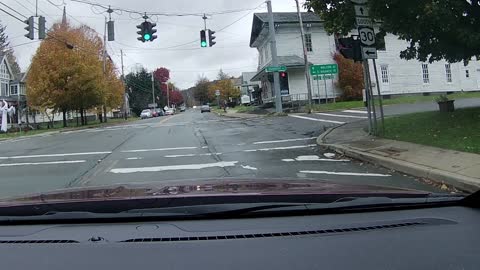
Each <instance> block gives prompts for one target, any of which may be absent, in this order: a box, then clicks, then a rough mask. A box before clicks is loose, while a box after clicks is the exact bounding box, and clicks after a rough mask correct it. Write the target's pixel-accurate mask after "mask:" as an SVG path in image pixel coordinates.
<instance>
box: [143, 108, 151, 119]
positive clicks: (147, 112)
mask: <svg viewBox="0 0 480 270" xmlns="http://www.w3.org/2000/svg"><path fill="white" fill-rule="evenodd" d="M152 117H153V115H152V111H151V110H143V111H142V113H141V114H140V118H141V119H147V118H152Z"/></svg>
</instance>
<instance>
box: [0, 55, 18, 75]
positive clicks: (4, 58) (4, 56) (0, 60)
mask: <svg viewBox="0 0 480 270" xmlns="http://www.w3.org/2000/svg"><path fill="white" fill-rule="evenodd" d="M3 61H5V63H6V64H7V70H8V73H10V79H11V80H14V79H15V75H14V74H13V73H12V69H11V68H10V63H9V62H8V59H7V55H6V54H5V53H3V52H0V64H1V63H2V62H3Z"/></svg>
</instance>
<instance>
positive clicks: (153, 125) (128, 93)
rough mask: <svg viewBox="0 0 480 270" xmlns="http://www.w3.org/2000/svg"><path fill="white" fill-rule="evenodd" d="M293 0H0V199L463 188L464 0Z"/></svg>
mask: <svg viewBox="0 0 480 270" xmlns="http://www.w3.org/2000/svg"><path fill="white" fill-rule="evenodd" d="M20 2H22V3H20ZM295 2H297V3H295ZM298 2H299V1H292V0H275V1H266V2H265V1H257V0H247V1H240V2H238V1H226V0H215V1H194V0H180V1H163V2H162V3H160V2H156V1H147V0H139V1H111V0H96V1H80V0H65V1H63V2H62V1H58V0H52V1H45V0H39V1H38V6H36V4H35V1H30V0H29V1H17V0H7V1H2V3H0V15H1V16H0V48H1V52H0V60H1V62H0V118H1V132H0V200H1V201H2V202H4V203H5V205H8V203H13V202H20V201H21V202H28V201H32V202H33V201H35V202H36V203H48V201H49V200H55V201H59V200H60V201H61V200H63V201H89V200H99V201H102V200H106V199H108V198H113V197H115V198H116V199H135V198H138V197H145V196H148V197H150V196H153V197H155V196H157V195H158V196H171V197H183V198H185V197H189V196H191V197H194V196H206V197H209V196H210V197H216V198H217V200H220V201H221V199H219V198H222V196H231V195H235V196H237V197H238V198H242V197H243V196H252V195H255V196H257V197H262V198H267V195H269V194H270V195H271V194H281V195H282V196H287V197H288V195H292V196H293V195H295V196H297V197H295V198H299V197H298V196H300V195H305V196H308V194H310V195H312V194H314V195H315V196H319V197H322V196H326V194H337V195H338V194H342V196H341V197H357V196H360V195H359V194H361V196H363V197H365V196H366V197H368V196H377V195H378V194H380V195H378V196H384V197H392V196H393V197H395V196H399V194H410V195H412V194H415V195H414V196H413V197H415V196H417V195H418V196H423V197H424V196H426V195H425V194H462V195H468V194H471V193H474V192H476V191H477V190H478V187H479V186H480V170H479V168H480V137H479V134H480V125H479V123H480V61H479V60H480V59H479V58H478V55H480V34H479V32H478V29H479V26H480V25H479V21H478V14H480V6H479V5H478V3H477V1H467V0H459V1H456V3H455V4H454V3H453V2H454V1H450V2H449V3H445V4H444V5H443V4H442V5H440V4H438V1H423V2H422V3H416V4H415V5H413V4H408V5H403V4H402V5H400V4H398V5H397V4H393V2H398V1H385V0H369V1H353V0H352V1H340V0H335V1H332V0H328V1H327V0H316V1H313V0H306V1H300V3H298ZM387 2H388V4H386V3H387ZM425 10H429V12H425ZM418 14H419V15H418ZM438 18H443V19H442V20H441V21H439V20H438ZM452 29H455V30H452ZM465 33H468V34H465ZM147 187H148V188H147ZM72 191H75V192H72ZM93 191H95V192H93ZM67 194H68V195H67ZM374 194H377V195H374ZM382 194H383V195H382ZM385 194H387V195H385ZM367 195H368V196H367ZM315 196H314V197H315ZM287 197H285V198H287ZM292 198H293V197H290V200H289V201H290V202H295V200H293V199H292ZM304 198H307V197H304ZM311 198H313V197H311ZM315 198H316V197H315ZM305 200H306V199H302V202H306V201H305ZM190 201H191V204H195V205H196V204H202V203H203V201H201V200H193V199H192V200H190ZM252 201H255V199H252ZM276 201H277V202H280V201H278V200H276ZM319 201H321V200H319ZM262 202H266V201H265V200H262ZM359 202H362V201H361V200H360V201H356V203H359ZM93 205H94V204H93ZM67 210H68V209H67Z"/></svg>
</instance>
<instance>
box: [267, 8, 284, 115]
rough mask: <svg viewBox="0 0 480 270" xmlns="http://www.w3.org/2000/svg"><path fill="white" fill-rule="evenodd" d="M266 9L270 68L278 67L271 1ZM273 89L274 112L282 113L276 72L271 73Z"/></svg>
mask: <svg viewBox="0 0 480 270" xmlns="http://www.w3.org/2000/svg"><path fill="white" fill-rule="evenodd" d="M267 8H268V19H269V20H268V28H269V30H268V31H269V32H270V51H271V52H272V66H274V67H278V58H277V40H276V37H275V22H274V19H273V11H272V1H271V0H267ZM273 89H274V93H275V112H277V113H281V112H283V108H282V93H281V92H280V74H279V73H278V71H275V72H274V73H273Z"/></svg>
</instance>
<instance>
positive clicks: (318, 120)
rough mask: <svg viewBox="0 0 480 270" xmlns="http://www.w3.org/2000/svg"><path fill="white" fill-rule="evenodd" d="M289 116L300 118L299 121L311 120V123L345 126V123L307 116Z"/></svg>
mask: <svg viewBox="0 0 480 270" xmlns="http://www.w3.org/2000/svg"><path fill="white" fill-rule="evenodd" d="M289 116H290V117H294V118H299V119H305V120H310V121H317V122H325V123H332V124H339V125H343V124H345V122H340V121H332V120H325V119H318V118H312V117H306V116H300V115H289Z"/></svg>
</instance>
